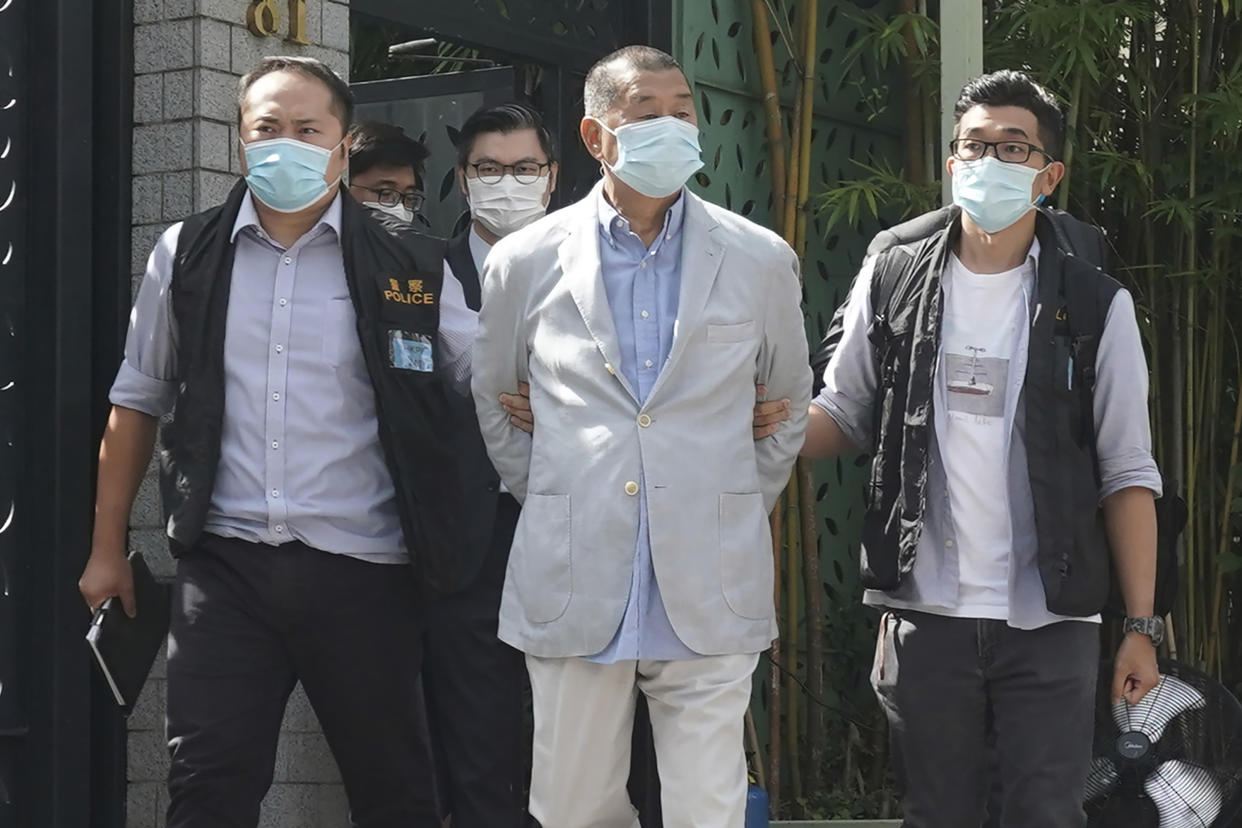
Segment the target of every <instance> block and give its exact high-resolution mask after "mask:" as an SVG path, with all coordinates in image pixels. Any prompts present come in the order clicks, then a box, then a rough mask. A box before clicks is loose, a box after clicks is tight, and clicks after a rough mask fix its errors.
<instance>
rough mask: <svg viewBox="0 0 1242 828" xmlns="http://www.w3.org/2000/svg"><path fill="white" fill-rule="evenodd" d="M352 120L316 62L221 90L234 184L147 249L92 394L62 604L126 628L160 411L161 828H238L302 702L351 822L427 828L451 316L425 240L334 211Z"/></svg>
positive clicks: (273, 70)
mask: <svg viewBox="0 0 1242 828" xmlns="http://www.w3.org/2000/svg"><path fill="white" fill-rule="evenodd" d="M352 109H353V106H352V99H351V96H350V92H349V88H348V86H347V85H346V84H345V83H344V81H342V80H341V79H340V78H339V77H338V76H337V75H336V74H334V73H333V72H332V71H331V70H330V69H329V68H328V67H327V66H325V65H324V64H322V63H320V62H318V61H315V60H311V59H306V58H283V57H282V58H267V59H265V60H264V61H263V62H262V63H261V64H260V65H259V66H258V67H257V68H256V69H255V70H254V71H252V72H251V73H250V74H248V75H247V76H246V77H245V78H243V79H242V81H241V85H240V89H239V97H238V110H239V112H238V118H239V134H240V141H241V143H240V146H239V147H238V151H239V154H240V157H241V161H242V169H243V170H244V172H245V179H244V182H241V181H239V182H238V184H237V186H236V187H235V188H234V190H233V192H232V194H231V195H230V196H229V198H228V199H227V201H226V202H225V203H224V204H223V205H221V206H219V207H215V208H213V209H211V210H208V211H206V212H204V213H200V214H198V215H195V216H191V217H190V218H188V219H186V220H185V221H184V222H181V223H178V224H175V225H173V226H172V227H171V228H169V229H168V231H167V232H165V233H164V235H163V236H162V237H161V238H160V240H159V242H158V243H157V244H156V246H155V249H154V251H153V252H152V254H151V258H150V261H149V263H148V267H147V273H146V276H145V278H144V280H143V283H142V286H141V289H140V291H139V295H138V298H137V302H136V306H135V309H134V313H133V316H132V320H131V329H130V333H129V337H128V340H127V343H126V349H125V359H124V362H123V363H122V365H121V367H120V371H119V373H118V375H117V379H116V382H115V384H114V386H113V388H112V392H111V400H112V403H113V409H112V414H111V417H110V420H109V423H108V427H107V430H106V432H105V435H104V438H103V445H102V447H101V450H100V466H99V486H98V495H97V502H96V522H95V529H94V540H93V548H92V550H91V556H90V560H89V562H88V564H87V567H86V570H85V572H84V573H83V575H82V579H81V583H80V588H81V591H82V594H83V596H84V597H85V599H86V601H87V603H88V604H89V605H90V606H91V607H96V606H98V605H99V604H100V603H101V602H102V601H104V600H105V599H106V598H108V597H110V596H120V598H121V600H122V602H123V604H124V606H125V609H126V610H127V611H128V612H131V613H132V612H133V611H134V610H135V609H136V610H137V611H138V612H141V611H142V607H137V608H135V607H134V602H133V588H132V577H131V572H130V569H129V566H128V564H127V562H126V559H125V552H124V550H125V533H126V526H127V522H128V517H129V511H130V507H131V505H132V502H133V499H134V494H135V491H136V489H137V487H138V483H139V481H140V480H141V479H142V476H143V472H144V471H145V469H146V467H147V463H148V461H149V459H150V456H151V452H152V447H153V444H154V440H155V431H156V424H157V422H158V421H159V418H160V417H163V416H165V415H167V414H169V413H170V412H171V413H172V414H173V416H172V419H171V421H169V422H168V423H167V425H165V426H164V428H163V430H162V434H161V437H162V449H161V451H160V466H161V489H162V491H161V493H162V496H163V504H164V509H165V512H166V514H167V521H168V524H167V526H168V535H169V542H170V546H171V548H172V551H173V553H174V554H175V555H176V556H178V567H177V578H176V584H175V590H174V600H173V620H172V629H171V634H170V641H169V655H168V708H167V716H168V719H167V729H168V739H169V750H170V753H171V759H172V763H171V769H170V772H169V782H168V787H169V793H170V802H169V806H168V822H167V824H168V825H169V826H174V828H200V827H201V828H220V826H238V828H242V827H243V826H254V825H255V824H256V823H257V821H258V816H259V805H260V802H261V800H262V799H263V796H264V794H265V792H266V791H267V789H268V787H269V785H270V784H271V781H272V776H273V768H274V763H275V757H276V745H277V739H278V734H279V730H280V724H281V720H282V716H283V713H284V708H285V704H286V701H287V699H288V697H289V694H290V692H291V691H292V689H293V687H294V685H295V684H296V683H297V682H299V681H300V682H301V683H302V685H303V687H304V688H305V690H306V693H307V696H308V697H309V699H310V702H311V704H312V705H313V707H314V709H315V712H316V714H317V716H318V718H319V721H320V723H321V725H322V727H323V731H324V734H325V736H326V738H327V741H328V744H329V746H330V748H331V750H332V753H333V755H334V756H335V758H336V761H337V764H338V765H339V767H340V770H341V775H342V777H343V779H344V783H345V788H346V792H347V794H348V797H349V802H350V811H351V822H352V824H353V825H354V826H357V828H409V826H420V827H422V828H431V826H437V825H438V819H437V815H436V810H435V795H434V789H433V785H432V771H431V768H430V752H429V750H428V745H427V744H426V740H425V739H424V738H423V737H422V735H421V733H420V728H419V726H418V716H417V713H416V705H415V704H414V697H415V680H416V677H417V675H418V671H419V667H420V662H421V657H420V655H421V648H422V635H423V627H424V619H423V618H422V617H421V609H420V608H421V606H422V601H421V599H420V596H419V594H418V586H417V582H418V581H419V580H424V581H427V582H430V583H438V582H440V581H441V580H443V579H444V578H446V577H447V573H448V570H449V568H450V567H448V566H446V558H447V557H449V555H448V554H447V553H446V552H445V550H456V549H458V548H460V546H461V545H462V541H461V537H462V535H461V530H462V527H463V526H465V525H466V523H467V520H466V517H467V516H466V515H465V513H464V512H463V510H462V508H461V503H462V502H463V498H462V496H461V492H462V490H463V484H462V482H461V480H460V475H459V474H458V472H457V466H456V464H455V463H454V450H455V445H454V440H455V437H454V435H453V430H452V421H453V419H454V418H455V417H456V416H458V414H459V412H457V410H456V409H455V408H454V407H455V406H458V405H460V402H459V401H460V400H462V399H464V397H462V396H461V392H462V391H463V390H464V386H463V383H464V382H465V381H466V380H467V378H468V371H469V347H468V345H469V338H470V335H471V334H472V332H473V314H472V313H471V312H470V311H469V310H468V309H467V308H466V307H465V303H464V300H463V297H462V296H461V293H460V290H459V289H458V290H456V291H454V290H453V289H452V286H442V260H443V246H442V244H440V243H439V242H436V241H434V240H431V239H429V238H426V237H423V236H419V235H416V234H414V233H412V232H410V231H409V230H405V229H400V228H397V227H395V226H391V225H383V226H382V225H381V224H380V223H379V222H377V221H375V220H373V219H372V218H371V217H370V216H369V215H368V214H367V212H366V210H365V208H362V207H361V206H359V205H358V204H357V203H356V202H355V201H354V200H353V199H351V198H348V197H346V196H344V195H343V194H342V193H341V187H340V179H341V175H342V171H343V170H344V167H345V163H346V157H347V154H348V151H349V139H348V138H347V130H348V128H349V126H350V121H351V115H352ZM462 343H465V346H464V347H463V345H462ZM411 564H413V566H411Z"/></svg>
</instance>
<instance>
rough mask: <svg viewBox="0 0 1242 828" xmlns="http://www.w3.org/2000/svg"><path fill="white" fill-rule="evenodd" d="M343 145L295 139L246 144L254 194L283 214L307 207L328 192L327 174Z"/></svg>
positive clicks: (248, 172) (252, 193) (248, 171)
mask: <svg viewBox="0 0 1242 828" xmlns="http://www.w3.org/2000/svg"><path fill="white" fill-rule="evenodd" d="M340 146H341V145H340V144H337V145H336V147H333V148H332V149H330V150H328V149H324V148H323V147H317V146H315V145H314V144H308V143H306V142H305V141H298V140H295V139H293V138H272V139H270V140H267V141H253V142H251V143H249V144H245V145H243V147H242V151H243V152H244V153H245V154H246V170H247V172H246V184H247V186H249V187H250V194H251V195H252V196H254V197H255V198H257V199H258V200H259V201H261V202H263V203H264V204H265V205H267V206H268V207H270V208H272V209H273V210H275V211H277V212H279V213H297V212H299V211H301V210H305V209H306V208H307V207H309V206H311V205H312V204H314V203H315V202H316V201H318V200H319V199H321V198H323V197H324V195H326V194H327V192H328V182H327V181H325V180H324V176H325V175H326V174H327V172H328V164H329V163H331V161H332V154H333V153H334V152H336V150H337V149H338V148H339V147H340Z"/></svg>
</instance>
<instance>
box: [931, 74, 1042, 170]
mask: <svg viewBox="0 0 1242 828" xmlns="http://www.w3.org/2000/svg"><path fill="white" fill-rule="evenodd" d="M976 106H1017V107H1021V108H1022V109H1025V110H1027V111H1029V112H1031V113H1032V114H1033V115H1034V116H1035V120H1036V121H1038V122H1039V132H1040V136H1039V137H1040V140H1041V141H1042V142H1043V145H1044V149H1045V150H1047V152H1048V154H1049V155H1050V156H1052V157H1053V158H1060V157H1061V148H1062V147H1063V146H1064V145H1065V116H1064V115H1063V114H1062V113H1061V107H1060V105H1059V104H1058V103H1057V99H1056V98H1054V97H1053V96H1052V93H1051V92H1049V91H1048V90H1047V89H1045V88H1044V87H1042V86H1040V85H1039V84H1037V83H1036V82H1035V81H1033V80H1031V79H1030V77H1029V76H1028V75H1026V74H1024V73H1022V72H1015V71H1014V70H1012V69H1003V70H1001V71H999V72H992V73H990V74H987V75H982V76H981V77H978V78H975V79H974V80H972V81H971V82H970V83H968V84H966V85H965V86H964V87H962V94H961V95H960V96H959V97H958V99H957V104H956V105H955V106H954V107H953V132H954V135H955V136H956V134H957V125H958V124H959V123H960V122H961V120H962V116H963V115H965V114H966V113H967V112H969V111H970V110H971V109H973V108H975V107H976Z"/></svg>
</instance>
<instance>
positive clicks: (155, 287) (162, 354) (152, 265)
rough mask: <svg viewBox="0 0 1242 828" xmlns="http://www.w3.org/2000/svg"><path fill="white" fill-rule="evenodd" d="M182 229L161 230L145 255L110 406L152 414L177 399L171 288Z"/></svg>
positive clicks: (156, 414) (168, 407)
mask: <svg viewBox="0 0 1242 828" xmlns="http://www.w3.org/2000/svg"><path fill="white" fill-rule="evenodd" d="M180 233H181V225H180V224H174V225H173V226H172V227H169V228H168V229H167V230H165V231H164V233H163V235H161V236H160V238H159V241H157V242H156V244H155V249H154V250H152V251H151V255H150V257H149V258H148V259H147V270H146V273H145V274H144V275H143V277H142V284H141V285H140V286H139V288H138V298H137V300H136V301H135V302H134V307H133V310H131V311H130V314H129V333H128V335H127V336H126V338H125V359H124V360H123V361H122V362H121V367H120V370H119V371H117V375H116V380H115V381H114V382H113V383H112V390H111V392H110V393H109V394H108V399H109V401H111V403H112V404H113V405H116V406H121V407H123V408H132V409H134V410H135V411H141V412H142V413H144V414H149V415H150V416H152V417H162V416H163V415H165V414H167V413H168V412H170V411H172V409H173V403H174V402H175V401H176V399H177V331H176V326H175V320H174V319H173V315H172V296H171V291H170V287H171V285H172V269H173V257H174V256H175V255H176V252H177V238H178V236H179V235H180Z"/></svg>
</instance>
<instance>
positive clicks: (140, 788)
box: [125, 782, 163, 828]
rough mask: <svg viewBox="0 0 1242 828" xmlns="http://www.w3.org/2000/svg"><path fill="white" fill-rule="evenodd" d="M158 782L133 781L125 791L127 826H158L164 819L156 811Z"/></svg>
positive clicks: (130, 827) (155, 827)
mask: <svg viewBox="0 0 1242 828" xmlns="http://www.w3.org/2000/svg"><path fill="white" fill-rule="evenodd" d="M161 787H163V786H162V785H160V784H159V783H158V782H131V783H130V784H129V788H128V789H127V790H126V791H125V828H158V826H159V825H161V824H163V820H162V819H160V818H159V815H158V814H157V813H156V810H155V809H156V805H157V803H158V802H159V792H160V788H161Z"/></svg>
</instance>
